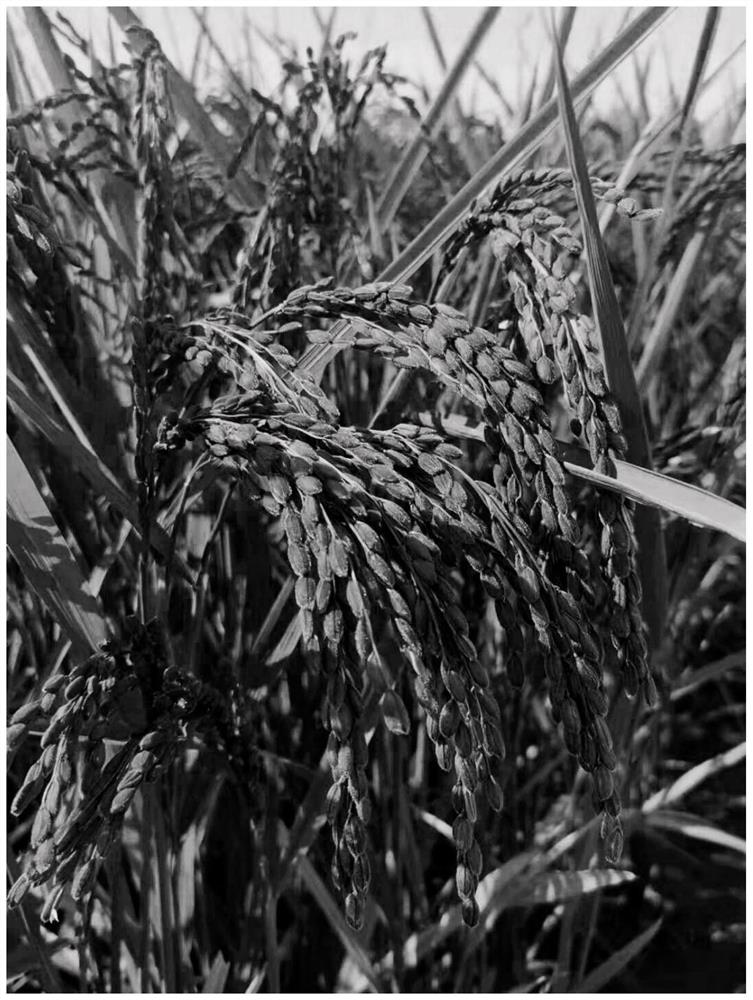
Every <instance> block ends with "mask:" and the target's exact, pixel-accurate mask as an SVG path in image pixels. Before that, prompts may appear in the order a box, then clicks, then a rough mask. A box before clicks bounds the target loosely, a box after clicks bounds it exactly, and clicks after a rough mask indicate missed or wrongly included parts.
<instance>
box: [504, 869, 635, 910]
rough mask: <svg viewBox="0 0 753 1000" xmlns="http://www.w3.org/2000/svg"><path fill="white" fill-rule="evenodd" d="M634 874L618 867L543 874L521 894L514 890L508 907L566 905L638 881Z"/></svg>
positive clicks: (531, 881)
mask: <svg viewBox="0 0 753 1000" xmlns="http://www.w3.org/2000/svg"><path fill="white" fill-rule="evenodd" d="M635 878H636V876H635V875H633V873H632V872H627V871H619V870H617V869H614V868H589V869H587V870H585V871H575V872H543V873H542V874H541V875H534V876H533V878H530V879H526V880H525V886H524V887H523V888H521V890H520V891H519V892H515V890H512V892H511V899H512V901H511V902H509V903H508V904H507V905H508V906H537V905H539V904H541V903H546V904H549V905H551V904H554V903H564V902H566V901H567V900H569V899H576V898H579V897H580V896H585V895H588V894H589V893H592V892H599V891H600V890H602V889H607V888H610V887H611V886H614V885H622V884H623V883H625V882H633V881H635Z"/></svg>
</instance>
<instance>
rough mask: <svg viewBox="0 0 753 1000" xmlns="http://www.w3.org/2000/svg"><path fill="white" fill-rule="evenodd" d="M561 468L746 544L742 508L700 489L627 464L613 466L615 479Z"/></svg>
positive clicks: (576, 467) (568, 464)
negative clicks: (615, 472) (615, 474)
mask: <svg viewBox="0 0 753 1000" xmlns="http://www.w3.org/2000/svg"><path fill="white" fill-rule="evenodd" d="M564 464H565V468H566V469H567V471H568V472H572V473H573V475H575V476H579V477H580V478H581V479H587V480H588V481H589V482H592V483H594V484H596V485H598V486H604V487H606V488H607V489H610V490H615V491H616V492H618V493H621V494H622V495H623V496H625V497H629V498H630V499H631V500H635V501H636V502H637V503H639V504H648V505H649V506H652V507H656V508H659V509H660V510H665V511H668V512H669V513H672V514H678V515H679V516H680V517H683V518H685V520H686V521H690V522H691V524H696V525H698V526H699V527H703V528H712V529H714V530H715V531H723V532H725V534H727V535H731V536H732V537H733V538H736V539H737V540H738V541H740V542H744V541H745V520H746V514H745V508H744V507H738V505H737V504H734V503H732V502H731V501H730V500H725V499H724V497H718V496H716V495H715V494H713V493H709V492H708V490H703V489H701V487H700V486H692V485H691V484H689V483H683V482H680V480H679V479H672V478H671V477H670V476H665V475H664V474H663V473H661V472H653V471H651V470H649V469H642V468H640V466H637V465H632V464H631V463H630V462H622V461H616V462H615V463H614V464H615V467H616V471H617V478H616V479H612V478H611V477H610V476H604V475H602V474H601V473H600V472H597V471H596V470H595V469H589V468H587V467H586V466H584V465H581V464H576V463H575V462H569V461H565V463H564Z"/></svg>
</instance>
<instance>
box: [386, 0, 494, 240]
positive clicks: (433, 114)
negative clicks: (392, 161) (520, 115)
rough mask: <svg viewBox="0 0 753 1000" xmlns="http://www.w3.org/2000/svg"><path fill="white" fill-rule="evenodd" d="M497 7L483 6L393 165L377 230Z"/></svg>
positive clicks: (395, 204) (389, 215)
mask: <svg viewBox="0 0 753 1000" xmlns="http://www.w3.org/2000/svg"><path fill="white" fill-rule="evenodd" d="M499 11H500V8H499V7H486V8H485V9H484V12H483V13H482V15H481V17H480V18H479V20H478V22H477V23H476V26H475V27H474V29H473V31H472V32H471V34H470V35H469V37H468V40H467V41H466V43H465V45H464V46H463V48H462V50H461V52H460V55H459V56H458V58H457V59H456V61H455V63H454V65H453V67H452V69H451V70H450V71H449V73H448V74H447V76H446V77H445V81H444V83H443V84H442V87H441V89H440V91H439V93H438V94H437V96H436V97H435V99H434V101H433V102H432V105H431V107H430V108H429V110H428V111H427V112H426V115H425V116H424V119H423V121H422V122H421V128H420V130H419V132H418V133H417V134H416V136H415V137H414V138H413V140H412V141H411V142H410V143H409V144H408V147H407V149H406V150H405V152H404V153H403V155H402V156H401V158H400V160H399V161H398V162H397V164H396V165H395V169H394V170H393V171H392V174H391V175H390V178H389V180H388V181H387V184H386V187H385V189H384V192H383V194H382V196H381V197H380V199H379V201H378V202H377V206H376V209H377V220H378V225H379V228H380V231H384V230H385V229H387V227H388V226H389V224H390V223H391V222H392V220H393V219H394V217H395V213H396V212H397V210H398V208H399V207H400V202H401V201H402V199H403V197H404V195H405V192H406V191H407V190H408V188H409V187H410V185H411V183H412V182H413V180H414V178H415V177H416V174H417V173H418V171H419V170H420V168H421V164H422V163H423V161H424V159H425V158H426V155H427V153H428V145H427V139H430V138H431V137H432V136H434V135H435V134H436V132H437V130H438V128H439V126H440V125H441V124H442V120H443V118H444V116H445V115H446V113H447V110H448V108H449V106H450V104H451V102H452V100H453V98H454V97H455V95H456V93H457V89H458V86H459V84H460V81H461V80H462V79H463V77H464V76H465V73H466V70H467V69H468V66H469V65H470V63H471V61H472V60H473V57H474V55H475V54H476V52H477V51H478V47H479V45H480V44H481V42H482V41H483V40H484V37H485V36H486V33H487V32H488V30H489V28H490V27H491V26H492V24H493V23H494V20H495V18H496V17H497V15H498V14H499Z"/></svg>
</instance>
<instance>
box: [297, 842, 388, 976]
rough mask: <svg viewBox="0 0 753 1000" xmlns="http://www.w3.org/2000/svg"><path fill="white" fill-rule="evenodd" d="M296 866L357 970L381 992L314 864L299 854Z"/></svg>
mask: <svg viewBox="0 0 753 1000" xmlns="http://www.w3.org/2000/svg"><path fill="white" fill-rule="evenodd" d="M296 867H297V869H298V874H299V875H300V876H301V880H302V882H303V884H304V885H305V886H306V888H307V889H308V891H309V892H310V893H311V895H312V896H313V897H314V899H315V900H316V902H317V904H318V906H319V908H320V909H321V911H322V913H323V914H324V916H325V917H326V918H327V922H328V923H329V925H330V926H331V927H332V930H333V931H334V932H335V934H336V935H337V936H338V938H339V939H340V942H341V943H342V946H343V947H344V948H345V950H346V952H347V953H348V955H350V957H351V958H352V959H353V961H354V962H355V964H356V965H357V966H358V969H359V971H360V972H362V973H363V975H364V976H365V977H366V980H367V982H368V984H369V986H370V987H371V988H372V990H373V991H374V992H375V993H380V992H382V991H381V990H380V988H379V980H378V976H377V973H376V970H375V969H374V967H373V965H372V964H371V962H370V961H369V959H368V956H367V955H366V952H365V951H364V950H363V948H362V947H361V945H360V943H359V941H358V939H357V938H356V936H355V934H354V933H353V931H352V930H351V929H350V927H348V925H347V924H346V922H345V918H344V917H343V915H342V911H341V909H340V907H339V906H338V905H337V903H336V902H335V901H334V899H333V898H332V895H331V893H330V892H329V890H328V889H327V887H326V885H325V884H324V882H323V881H322V880H321V878H320V877H319V875H318V873H317V871H316V869H315V868H314V866H313V865H312V864H311V862H310V861H309V859H308V858H307V857H306V856H305V855H304V854H299V855H298V857H297V858H296Z"/></svg>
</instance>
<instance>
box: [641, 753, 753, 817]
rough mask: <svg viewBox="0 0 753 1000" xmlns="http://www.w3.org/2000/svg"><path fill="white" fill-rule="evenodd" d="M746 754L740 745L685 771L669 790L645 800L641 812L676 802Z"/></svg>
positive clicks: (663, 790)
mask: <svg viewBox="0 0 753 1000" xmlns="http://www.w3.org/2000/svg"><path fill="white" fill-rule="evenodd" d="M746 753H747V751H746V745H745V743H740V744H738V746H736V747H732V749H731V750H727V751H725V752H724V753H720V754H717V755H716V756H715V757H709V759H708V760H705V761H703V763H702V764H697V765H696V766H695V767H691V769H690V770H689V771H686V772H685V774H683V775H681V776H680V777H679V778H678V779H677V781H675V782H673V783H672V784H671V785H670V786H669V788H663V789H661V791H659V792H656V793H655V794H654V795H652V796H651V798H650V799H647V800H646V802H645V803H644V804H643V812H644V813H650V812H653V811H654V810H655V809H659V808H661V807H662V806H665V805H669V804H671V803H672V802H677V801H678V800H679V799H682V798H683V797H684V796H685V795H687V794H688V793H689V792H692V791H693V789H695V788H697V787H698V786H699V785H700V784H702V783H703V782H704V781H706V779H707V778H711V777H713V775H715V774H717V773H718V772H719V771H722V770H724V768H726V767H734V766H735V765H736V764H739V763H740V761H742V760H745V756H746Z"/></svg>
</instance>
